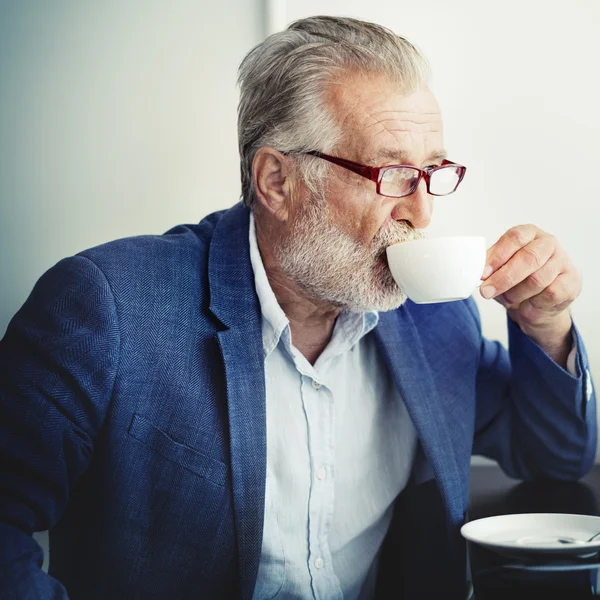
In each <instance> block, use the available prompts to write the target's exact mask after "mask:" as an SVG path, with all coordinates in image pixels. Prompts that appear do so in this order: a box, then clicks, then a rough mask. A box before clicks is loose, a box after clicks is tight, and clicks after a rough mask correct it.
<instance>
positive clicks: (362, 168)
mask: <svg viewBox="0 0 600 600" xmlns="http://www.w3.org/2000/svg"><path fill="white" fill-rule="evenodd" d="M306 154H310V155H311V156H316V157H317V158H322V159H323V160H326V161H328V162H330V163H333V164H334V165H338V166H340V167H344V169H348V170H349V171H352V172H353V173H356V174H357V175H362V176H363V177H366V178H367V179H370V180H371V181H374V182H375V183H377V179H378V177H379V171H380V170H381V169H379V168H378V167H368V166H366V165H361V164H359V163H355V162H353V161H351V160H346V159H345V158H338V157H337V156H329V155H328V154H323V153H321V152H317V151H314V152H307V153H306Z"/></svg>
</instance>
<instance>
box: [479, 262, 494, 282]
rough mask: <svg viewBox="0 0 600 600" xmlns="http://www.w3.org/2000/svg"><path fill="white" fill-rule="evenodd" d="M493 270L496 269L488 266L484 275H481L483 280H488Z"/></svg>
mask: <svg viewBox="0 0 600 600" xmlns="http://www.w3.org/2000/svg"><path fill="white" fill-rule="evenodd" d="M493 270H494V269H492V267H491V266H490V265H486V267H485V269H484V270H483V274H482V275H481V279H487V278H488V277H489V276H490V275H491V274H492V271H493Z"/></svg>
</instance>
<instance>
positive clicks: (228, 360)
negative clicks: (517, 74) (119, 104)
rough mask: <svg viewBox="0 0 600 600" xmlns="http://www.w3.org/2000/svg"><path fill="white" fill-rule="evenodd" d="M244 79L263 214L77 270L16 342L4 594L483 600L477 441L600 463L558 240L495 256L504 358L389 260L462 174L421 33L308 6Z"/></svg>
mask: <svg viewBox="0 0 600 600" xmlns="http://www.w3.org/2000/svg"><path fill="white" fill-rule="evenodd" d="M240 85H241V100H240V107H239V138H240V152H241V167H242V188H243V203H240V204H237V205H235V206H233V207H232V208H231V209H229V210H226V211H223V212H221V213H218V214H214V215H211V216H209V217H207V218H205V219H204V220H203V221H201V222H200V224H198V225H191V226H179V227H176V228H174V229H172V230H170V231H169V232H167V233H166V234H165V235H162V236H148V237H136V238H128V239H123V240H119V241H115V242H112V243H109V244H106V245H104V246H101V247H98V248H93V249H90V250H87V251H85V252H82V253H80V254H79V255H77V256H74V257H70V258H67V259H65V260H63V261H61V262H59V263H58V264H57V265H56V266H54V267H53V268H52V269H50V270H49V271H48V272H47V273H46V274H44V275H43V276H42V277H41V279H40V280H39V282H38V283H37V284H36V286H35V288H34V290H33V292H32V294H31V296H30V297H29V299H28V300H27V302H26V303H25V304H24V306H23V307H22V309H21V310H20V311H19V312H18V313H17V315H16V316H15V317H14V319H13V320H12V322H11V324H10V326H9V328H8V331H7V333H6V336H5V338H4V339H3V340H2V343H1V344H0V361H1V368H2V380H1V382H0V450H1V453H2V471H1V482H0V483H1V485H0V540H2V543H1V545H0V589H1V590H2V592H1V597H2V598H14V599H17V598H18V599H29V598H31V599H33V598H35V599H50V598H52V599H58V598H67V597H69V598H71V599H73V600H74V599H85V600H91V599H96V598H98V599H100V598H103V599H104V598H110V599H111V600H113V599H118V598H127V599H132V598H140V599H144V600H146V599H151V598H157V599H163V598H164V599H175V598H176V599H178V600H182V599H198V598H207V599H210V600H217V599H219V598H244V599H250V598H258V599H267V598H275V597H277V598H285V599H292V598H297V599H300V598H319V599H327V600H329V599H336V598H338V599H341V598H345V599H353V600H354V599H360V600H364V599H372V598H384V597H387V596H386V594H388V593H389V594H390V597H393V598H430V597H438V598H464V596H465V588H466V572H467V569H466V557H465V555H466V552H465V546H464V542H463V540H462V538H461V536H460V531H459V529H460V526H461V525H462V523H463V522H464V518H465V511H466V508H467V495H468V479H469V464H470V457H471V455H472V454H482V455H486V456H488V457H491V458H493V459H495V460H497V461H498V462H499V463H500V464H501V465H502V467H503V468H504V469H505V471H506V472H507V473H508V474H509V475H511V476H513V477H518V478H523V479H528V480H530V479H536V478H558V479H563V480H576V479H578V478H580V477H581V476H582V475H583V474H585V473H586V471H587V470H588V469H589V468H590V466H591V465H592V463H593V459H594V452H595V446H596V419H595V399H594V394H593V391H592V383H591V378H590V373H589V370H588V362H587V358H586V354H585V350H584V346H583V342H582V340H581V338H580V336H579V333H578V332H577V330H576V328H575V327H574V325H573V323H572V322H571V317H570V314H569V305H570V304H571V302H572V301H573V300H574V299H575V298H576V296H577V295H578V294H579V292H580V288H581V280H580V276H579V274H578V272H577V271H576V269H575V268H574V267H573V265H572V264H571V262H570V260H569V258H568V257H567V255H566V254H565V252H564V251H563V250H562V249H561V248H560V246H559V245H558V243H557V241H556V239H555V238H554V237H552V236H551V235H548V234H546V233H544V232H543V231H540V230H539V229H537V228H536V227H534V226H531V225H528V226H517V227H515V228H513V229H511V230H510V231H508V232H507V233H506V234H505V235H503V236H502V237H501V239H500V240H498V241H497V242H496V244H494V245H493V246H492V247H491V248H490V249H489V251H488V266H487V268H486V271H485V272H484V273H483V274H482V278H483V279H484V283H483V284H482V287H481V293H482V294H483V296H484V297H486V298H495V299H496V300H498V301H499V302H501V303H502V304H503V305H504V306H505V307H506V308H507V312H508V317H509V318H508V327H509V340H510V344H509V346H510V348H509V351H507V350H505V349H504V348H503V347H502V346H501V345H500V344H498V343H493V342H490V341H487V340H485V339H482V336H481V330H480V321H479V316H478V311H477V308H476V305H475V302H474V301H473V299H468V300H466V301H458V302H450V303H442V304H437V305H416V304H413V303H411V302H410V301H407V300H406V297H405V295H404V293H403V291H402V290H401V289H399V288H398V286H397V285H396V283H395V282H394V280H393V279H392V277H391V275H390V271H389V269H388V266H387V263H386V258H385V248H386V247H387V246H388V245H389V244H392V243H395V242H399V241H402V240H406V239H411V238H413V237H415V236H418V235H421V233H420V231H421V230H423V229H425V228H426V227H427V225H428V223H429V220H430V217H431V213H432V209H433V201H434V196H436V195H447V194H449V193H451V192H453V191H454V190H455V189H456V187H457V186H458V184H459V183H460V180H461V178H462V176H463V175H464V172H465V168H464V167H463V166H461V165H458V164H456V163H454V162H451V161H449V160H448V159H447V157H446V151H445V150H444V146H443V140H442V121H441V116H440V110H439V108H438V105H437V103H436V100H435V98H434V96H433V95H432V93H431V92H430V91H429V89H428V87H427V68H426V64H425V61H424V59H423V58H422V57H421V56H420V54H419V53H418V52H417V50H416V49H415V48H414V47H413V46H412V45H411V44H410V43H409V42H407V41H406V40H404V39H403V38H400V37H398V36H396V35H394V34H393V33H391V32H390V31H388V30H387V29H384V28H382V27H380V26H377V25H373V24H370V23H366V22H361V21H358V20H353V19H345V18H332V17H314V18H309V19H304V20H301V21H298V22H295V23H293V24H292V25H290V27H289V28H288V29H287V30H286V31H283V32H281V33H277V34H275V35H272V36H270V37H269V38H267V39H266V40H265V41H264V42H263V43H261V44H260V45H258V46H257V47H256V48H254V49H253V50H252V51H251V52H250V53H249V54H248V56H247V57H246V58H245V59H244V61H243V63H242V65H241V68H240ZM444 201H448V200H444ZM44 529H50V548H51V555H50V569H49V574H46V573H44V572H43V571H42V570H41V568H40V565H41V562H42V556H41V551H40V548H39V546H38V545H37V544H36V543H35V542H34V540H33V539H32V537H31V534H32V533H33V532H34V531H39V530H44Z"/></svg>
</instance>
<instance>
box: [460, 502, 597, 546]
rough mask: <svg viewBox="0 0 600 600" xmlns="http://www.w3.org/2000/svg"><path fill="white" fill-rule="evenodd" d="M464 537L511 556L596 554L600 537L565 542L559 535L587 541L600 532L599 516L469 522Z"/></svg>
mask: <svg viewBox="0 0 600 600" xmlns="http://www.w3.org/2000/svg"><path fill="white" fill-rule="evenodd" d="M460 532H461V534H462V536H463V537H464V538H465V539H467V540H469V541H470V542H474V543H476V544H479V545H481V546H485V547H486V548H489V549H491V550H495V551H496V552H498V553H500V554H504V555H508V556H525V555H531V554H546V555H552V554H558V555H561V556H564V555H574V556H579V557H586V556H593V555H594V554H595V553H596V552H600V536H599V537H598V538H596V539H595V540H594V541H592V542H587V543H586V542H577V543H573V544H563V543H561V542H559V541H558V538H562V539H573V540H587V539H589V538H591V537H592V536H593V535H594V534H596V533H598V532H600V517H593V516H591V515H571V514H563V513H522V514H513V515H499V516H496V517H486V518H484V519H476V520H474V521H470V522H469V523H466V524H465V525H463V526H462V527H461V530H460Z"/></svg>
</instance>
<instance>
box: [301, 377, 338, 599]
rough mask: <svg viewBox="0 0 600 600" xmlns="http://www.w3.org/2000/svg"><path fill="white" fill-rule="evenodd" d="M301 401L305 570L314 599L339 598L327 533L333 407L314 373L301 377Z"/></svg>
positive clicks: (331, 483)
mask: <svg viewBox="0 0 600 600" xmlns="http://www.w3.org/2000/svg"><path fill="white" fill-rule="evenodd" d="M302 400H303V404H304V410H305V413H306V419H307V424H308V447H309V455H310V469H311V477H310V482H311V483H310V492H309V502H308V517H309V518H308V536H309V540H308V541H309V554H308V557H307V559H308V570H309V572H310V576H311V585H312V591H313V596H314V598H316V599H318V600H325V599H327V600H337V599H340V600H341V599H342V598H343V595H342V590H341V587H340V585H339V581H338V578H337V577H336V575H335V573H334V571H333V562H332V558H331V552H330V549H329V541H328V534H329V530H330V527H331V523H332V520H333V506H334V476H335V470H334V458H335V457H334V450H335V439H334V436H335V407H334V401H333V394H332V391H331V389H330V388H329V387H328V386H326V385H324V384H323V383H322V381H320V380H319V378H318V376H317V375H316V374H310V375H309V374H303V375H302Z"/></svg>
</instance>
